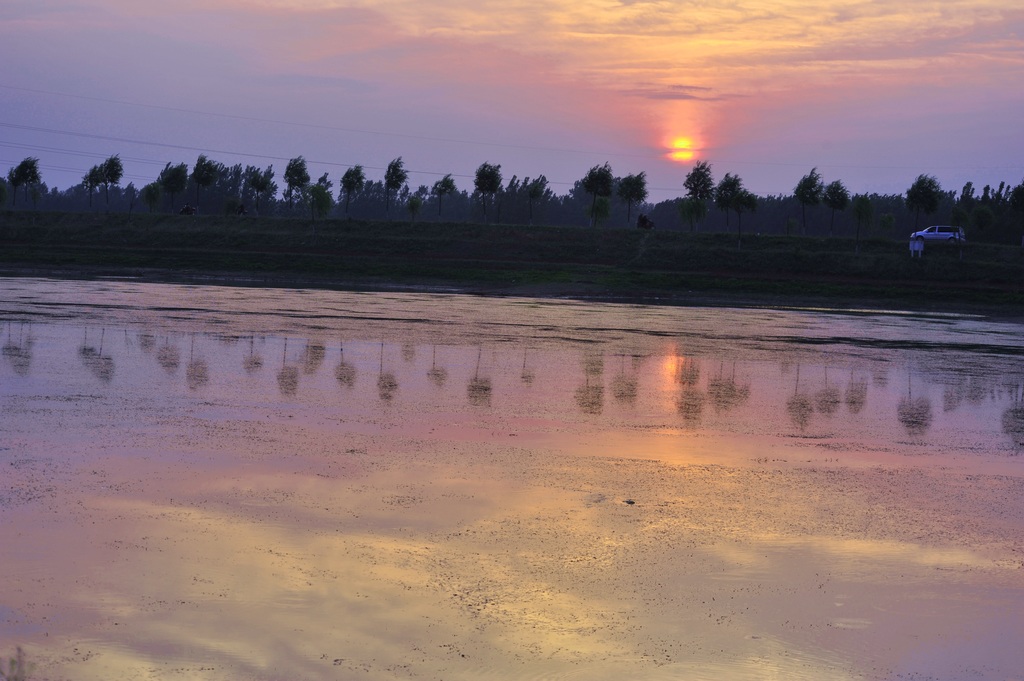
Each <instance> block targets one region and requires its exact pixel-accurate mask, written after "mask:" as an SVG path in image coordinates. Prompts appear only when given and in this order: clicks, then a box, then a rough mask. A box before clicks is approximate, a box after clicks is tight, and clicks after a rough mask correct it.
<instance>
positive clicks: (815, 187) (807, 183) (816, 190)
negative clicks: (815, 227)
mask: <svg viewBox="0 0 1024 681" xmlns="http://www.w3.org/2000/svg"><path fill="white" fill-rule="evenodd" d="M824 191H825V187H824V185H823V184H822V182H821V173H819V172H818V169H817V168H811V172H809V173H807V174H806V175H804V176H803V177H802V178H800V181H799V182H797V183H796V188H795V189H794V190H793V196H795V197H796V200H797V201H799V202H800V216H801V218H802V221H803V227H802V229H803V233H804V234H807V206H817V205H818V204H819V203H821V196H822V194H823V193H824Z"/></svg>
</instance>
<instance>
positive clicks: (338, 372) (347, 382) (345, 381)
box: [334, 343, 356, 388]
mask: <svg viewBox="0 0 1024 681" xmlns="http://www.w3.org/2000/svg"><path fill="white" fill-rule="evenodd" d="M338 350H339V351H340V356H339V357H338V366H336V367H334V377H335V378H336V379H338V383H340V384H342V385H343V386H345V387H346V388H352V387H353V386H355V384H356V368H355V366H353V365H352V364H350V363H349V362H346V361H345V345H344V343H339V344H338Z"/></svg>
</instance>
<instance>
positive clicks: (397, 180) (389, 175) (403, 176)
mask: <svg viewBox="0 0 1024 681" xmlns="http://www.w3.org/2000/svg"><path fill="white" fill-rule="evenodd" d="M408 179H409V173H408V172H406V170H405V164H404V163H403V162H402V157H401V156H399V157H398V158H396V159H395V160H393V161H392V162H391V163H389V164H388V167H387V170H385V171H384V214H385V215H391V192H397V191H398V190H399V189H401V188H402V185H404V184H405V181H406V180H408Z"/></svg>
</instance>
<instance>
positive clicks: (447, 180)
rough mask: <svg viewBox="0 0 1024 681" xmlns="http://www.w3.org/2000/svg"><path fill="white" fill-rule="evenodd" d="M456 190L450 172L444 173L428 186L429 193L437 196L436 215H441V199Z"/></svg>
mask: <svg viewBox="0 0 1024 681" xmlns="http://www.w3.org/2000/svg"><path fill="white" fill-rule="evenodd" d="M456 191H458V188H457V187H456V186H455V180H453V179H452V176H451V174H448V175H445V176H444V177H442V178H441V179H440V180H438V181H437V182H435V183H434V186H433V187H431V188H430V195H431V196H436V197H437V217H441V201H442V199H444V197H446V196H448V195H449V194H454V193H455V192H456Z"/></svg>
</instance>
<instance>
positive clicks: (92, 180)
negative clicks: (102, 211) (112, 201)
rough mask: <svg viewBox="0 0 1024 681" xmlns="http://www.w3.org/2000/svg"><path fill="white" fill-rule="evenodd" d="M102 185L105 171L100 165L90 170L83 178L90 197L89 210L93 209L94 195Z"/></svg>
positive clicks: (83, 183) (83, 184)
mask: <svg viewBox="0 0 1024 681" xmlns="http://www.w3.org/2000/svg"><path fill="white" fill-rule="evenodd" d="M101 184H103V170H102V169H101V168H100V167H99V166H98V165H96V166H93V167H92V168H89V170H88V171H86V173H85V175H83V176H82V186H83V187H85V192H86V193H87V194H88V195H89V208H92V195H93V193H95V191H96V188H97V187H99V186H100V185H101Z"/></svg>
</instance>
